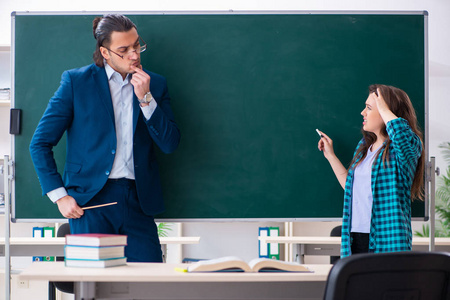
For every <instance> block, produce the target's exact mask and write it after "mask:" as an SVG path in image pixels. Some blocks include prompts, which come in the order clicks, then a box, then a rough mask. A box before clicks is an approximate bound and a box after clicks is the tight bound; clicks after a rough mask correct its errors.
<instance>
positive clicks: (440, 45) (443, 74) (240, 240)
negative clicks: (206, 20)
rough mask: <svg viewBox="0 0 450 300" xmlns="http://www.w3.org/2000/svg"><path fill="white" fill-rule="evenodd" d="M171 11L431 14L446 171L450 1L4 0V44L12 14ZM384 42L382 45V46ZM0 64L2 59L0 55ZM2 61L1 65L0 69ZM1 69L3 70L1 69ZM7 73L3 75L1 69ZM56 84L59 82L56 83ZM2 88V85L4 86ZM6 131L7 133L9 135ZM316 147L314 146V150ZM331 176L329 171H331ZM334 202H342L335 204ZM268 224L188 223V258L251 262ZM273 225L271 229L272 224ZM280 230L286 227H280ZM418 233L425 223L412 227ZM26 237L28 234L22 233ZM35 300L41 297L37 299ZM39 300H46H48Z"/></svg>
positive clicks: (434, 109) (434, 98)
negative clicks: (191, 240) (195, 240)
mask: <svg viewBox="0 0 450 300" xmlns="http://www.w3.org/2000/svg"><path fill="white" fill-rule="evenodd" d="M106 9H107V10H109V11H144V10H145V11H152V10H153V11H168V10H190V11H192V10H229V9H233V10H401V11H406V10H420V11H422V10H427V11H428V12H429V61H430V68H429V73H430V78H429V83H430V84H429V87H430V91H429V99H430V105H429V114H430V115H429V120H430V123H429V146H430V151H429V154H430V156H435V157H436V163H437V166H439V167H440V168H441V170H442V169H445V168H446V165H445V163H444V160H443V158H442V155H441V153H440V149H439V148H438V147H437V146H438V145H439V144H440V143H442V142H445V141H447V142H448V141H450V122H449V121H448V114H449V112H450V101H448V97H447V94H448V87H449V86H450V55H449V52H448V49H449V48H450V39H449V35H448V33H449V32H450V18H449V17H448V16H449V13H450V1H444V0H397V1H392V0H371V1H367V0H365V1H364V0H341V1H333V0H308V1H306V0H303V1H302V0H277V1H273V0H271V1H269V0H261V1H258V0H228V1H224V0H216V1H210V0H209V1H208V0H203V1H202V0H191V1H184V0H172V1H164V0H159V1H156V0H154V1H145V2H143V1H135V2H127V3H126V5H125V2H123V1H116V0H110V1H102V0H99V1H88V0H78V1H63V0H41V1H34V0H21V1H18V0H2V1H1V2H0V45H9V44H10V39H11V38H10V36H11V35H10V28H11V26H10V22H11V21H10V14H11V11H27V10H28V11H81V10H87V11H104V10H106ZM380 42H383V41H380ZM0 60H4V57H3V56H0ZM3 65H4V62H2V61H0V66H3ZM2 69H3V67H2ZM0 72H3V70H0ZM55 80H58V79H55ZM0 87H1V81H0ZM7 118H9V114H8V113H7V109H6V108H4V107H0V155H1V156H3V155H4V154H9V148H10V146H9V141H8V138H7V131H5V126H9V123H8V121H7ZM5 124H8V125H5ZM5 132H6V133H5ZM312 146H314V145H312ZM327 171H329V172H331V169H330V170H327ZM336 201H341V200H340V199H337V200H336ZM337 224H338V223H337V222H322V223H315V222H299V223H296V224H295V226H294V233H295V234H298V235H328V234H329V232H330V230H331V228H333V227H334V226H336V225H337ZM262 225H268V223H212V224H211V223H186V224H184V227H183V234H184V235H186V236H201V243H200V244H199V245H189V246H184V253H185V256H186V257H194V258H212V257H217V256H224V255H237V256H240V257H242V258H244V259H247V260H249V259H251V258H253V257H255V256H256V255H257V241H256V236H257V232H258V226H262ZM270 225H273V224H270ZM275 225H276V226H278V225H280V226H281V227H282V225H281V224H280V223H276V224H275ZM413 225H414V227H415V228H418V227H420V226H421V225H422V222H414V224H413ZM23 230H24V231H26V232H27V233H28V229H23ZM327 261H328V259H327V258H318V257H312V258H309V261H308V260H307V262H324V263H326V262H327ZM36 299H37V298H36ZM39 299H45V297H44V296H42V298H39Z"/></svg>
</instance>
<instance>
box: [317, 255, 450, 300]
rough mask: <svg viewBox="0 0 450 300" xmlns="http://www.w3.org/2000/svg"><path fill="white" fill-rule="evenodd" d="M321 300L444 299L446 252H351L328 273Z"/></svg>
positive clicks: (448, 282)
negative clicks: (350, 254)
mask: <svg viewBox="0 0 450 300" xmlns="http://www.w3.org/2000/svg"><path fill="white" fill-rule="evenodd" d="M323 299H324V300H344V299H345V300H361V299H364V300H390V299H408V300H448V299H450V255H449V254H448V253H443V252H442V253H440V252H393V253H377V254H374V253H368V254H355V255H352V256H349V257H346V258H343V259H340V260H338V261H337V262H336V264H335V265H334V266H333V268H332V269H331V271H330V273H329V274H328V279H327V285H326V288H325V295H324V298H323Z"/></svg>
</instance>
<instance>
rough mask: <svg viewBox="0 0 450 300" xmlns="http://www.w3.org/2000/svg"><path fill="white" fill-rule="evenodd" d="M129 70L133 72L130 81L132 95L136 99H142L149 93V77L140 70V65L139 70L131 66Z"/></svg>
mask: <svg viewBox="0 0 450 300" xmlns="http://www.w3.org/2000/svg"><path fill="white" fill-rule="evenodd" d="M131 69H132V70H133V71H134V72H135V73H133V76H132V78H131V81H130V82H131V84H132V85H133V86H134V93H135V94H136V96H137V98H138V99H143V98H144V96H145V94H147V93H148V92H150V76H149V75H148V74H147V73H145V72H144V71H143V70H142V65H140V66H139V68H137V67H135V66H131Z"/></svg>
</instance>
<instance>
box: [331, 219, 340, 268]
mask: <svg viewBox="0 0 450 300" xmlns="http://www.w3.org/2000/svg"><path fill="white" fill-rule="evenodd" d="M341 234H342V226H341V225H339V226H336V227H334V228H333V229H332V230H331V232H330V236H341ZM339 258H340V256H330V264H332V265H334V264H335V263H336V262H337V261H338V259H339Z"/></svg>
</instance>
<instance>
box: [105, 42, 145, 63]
mask: <svg viewBox="0 0 450 300" xmlns="http://www.w3.org/2000/svg"><path fill="white" fill-rule="evenodd" d="M141 42H142V44H143V45H142V46H141ZM102 47H104V48H106V47H105V46H102ZM106 49H107V50H108V51H111V52H112V53H114V54H115V55H117V56H118V57H120V58H121V59H123V58H124V57H125V56H126V57H129V56H130V55H131V54H132V53H133V52H136V53H142V52H144V51H145V50H147V43H145V42H144V40H143V39H142V38H141V37H139V44H137V45H136V46H134V47H133V50H130V51H127V52H124V53H123V54H119V53H117V52H114V51H112V50H111V49H109V48H106Z"/></svg>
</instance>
